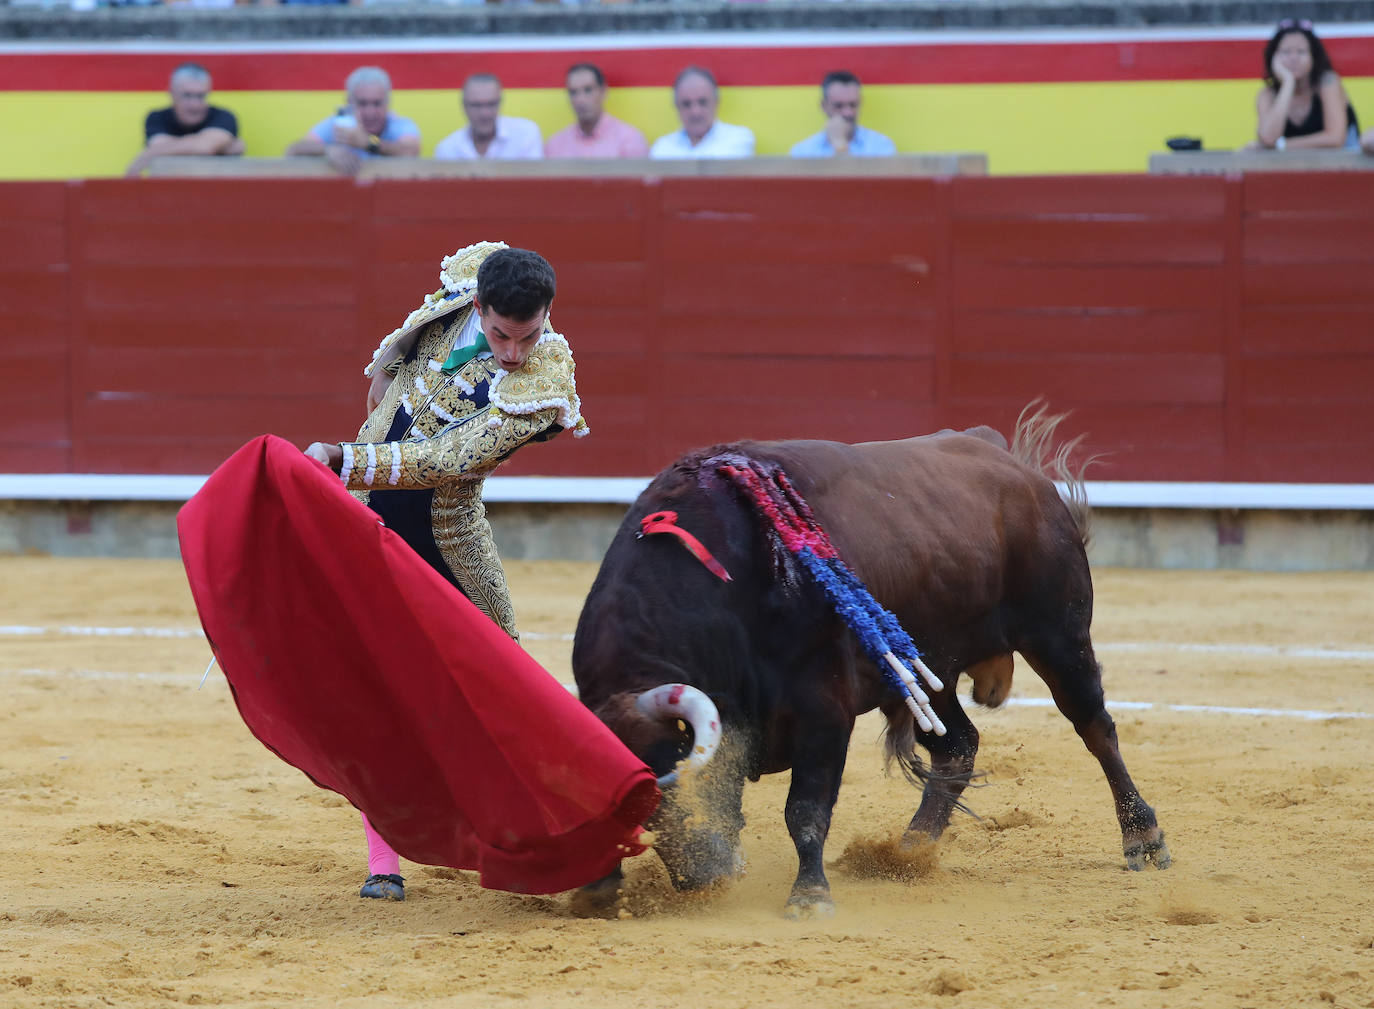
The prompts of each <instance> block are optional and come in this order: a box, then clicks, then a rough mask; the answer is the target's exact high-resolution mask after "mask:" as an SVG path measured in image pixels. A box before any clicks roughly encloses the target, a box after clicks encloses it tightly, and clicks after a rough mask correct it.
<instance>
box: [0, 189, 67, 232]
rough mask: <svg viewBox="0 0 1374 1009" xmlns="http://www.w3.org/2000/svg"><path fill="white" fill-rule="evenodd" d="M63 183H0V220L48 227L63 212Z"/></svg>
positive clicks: (64, 208)
mask: <svg viewBox="0 0 1374 1009" xmlns="http://www.w3.org/2000/svg"><path fill="white" fill-rule="evenodd" d="M67 185H68V183H66V182H0V221H4V222H6V223H7V224H17V223H20V222H25V223H29V224H39V225H48V224H52V223H53V222H54V221H61V220H62V218H63V216H64V215H65V214H66V212H67Z"/></svg>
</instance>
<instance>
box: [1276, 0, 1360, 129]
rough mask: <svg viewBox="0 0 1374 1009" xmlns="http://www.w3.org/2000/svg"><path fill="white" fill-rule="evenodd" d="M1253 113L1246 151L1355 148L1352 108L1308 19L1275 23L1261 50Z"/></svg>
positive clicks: (1356, 127) (1354, 124)
mask: <svg viewBox="0 0 1374 1009" xmlns="http://www.w3.org/2000/svg"><path fill="white" fill-rule="evenodd" d="M1255 111H1256V113H1257V118H1258V120H1259V121H1258V125H1257V127H1256V129H1255V134H1256V139H1255V141H1254V142H1253V143H1252V144H1251V145H1250V146H1252V147H1259V148H1274V149H1277V150H1284V149H1286V148H1288V147H1293V148H1301V149H1304V150H1311V149H1313V148H1323V147H1325V148H1331V147H1348V148H1351V149H1355V148H1358V147H1359V136H1360V124H1359V120H1358V119H1357V118H1356V117H1355V109H1354V108H1353V107H1352V106H1351V104H1350V100H1349V98H1347V97H1346V94H1345V85H1343V84H1342V83H1341V78H1340V75H1339V74H1337V73H1336V70H1335V68H1334V67H1333V66H1332V65H1331V57H1329V56H1328V55H1327V54H1326V46H1324V45H1322V42H1321V39H1319V38H1317V36H1316V34H1315V33H1314V32H1313V30H1312V22H1311V21H1294V20H1292V19H1284V20H1283V21H1280V22H1279V24H1278V28H1277V29H1276V30H1275V32H1274V35H1273V37H1272V38H1271V39H1270V40H1269V42H1268V44H1267V45H1265V47H1264V87H1263V88H1261V89H1260V92H1259V95H1258V96H1256V98H1255Z"/></svg>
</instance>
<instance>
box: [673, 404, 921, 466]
mask: <svg viewBox="0 0 1374 1009" xmlns="http://www.w3.org/2000/svg"><path fill="white" fill-rule="evenodd" d="M661 409H662V413H663V430H664V437H663V448H664V458H663V463H661V464H660V466H661V465H662V464H666V463H667V462H668V461H669V460H670V459H671V458H673V457H675V456H677V455H680V454H681V453H683V452H687V451H690V450H692V449H697V448H704V447H706V446H709V445H715V444H718V443H720V442H730V441H739V440H740V439H744V438H752V439H760V440H768V439H779V438H822V439H826V440H829V441H843V442H859V441H873V440H885V439H891V438H904V437H908V436H910V435H915V434H920V433H923V432H925V431H928V430H930V429H931V425H932V424H933V422H934V417H935V409H936V408H935V405H934V404H933V403H931V402H928V401H927V402H921V401H919V400H899V399H884V400H869V399H863V400H858V401H855V402H852V403H846V404H841V405H839V406H838V407H836V408H834V409H825V410H818V409H817V405H816V404H815V403H814V402H807V401H804V400H783V401H773V402H770V403H769V404H768V407H767V409H766V410H763V409H759V408H758V406H757V405H756V404H752V405H751V404H750V403H749V402H747V401H739V400H721V401H717V402H712V403H709V404H704V403H693V402H690V401H685V400H670V401H668V402H665V403H664V404H662V408H661Z"/></svg>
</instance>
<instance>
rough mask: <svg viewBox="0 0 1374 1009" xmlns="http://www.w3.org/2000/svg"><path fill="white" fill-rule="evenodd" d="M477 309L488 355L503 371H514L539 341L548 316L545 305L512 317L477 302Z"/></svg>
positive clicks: (526, 358) (547, 309)
mask: <svg viewBox="0 0 1374 1009" xmlns="http://www.w3.org/2000/svg"><path fill="white" fill-rule="evenodd" d="M474 303H476V302H474ZM477 310H478V312H479V313H480V314H481V317H482V332H483V333H485V334H486V337H487V345H488V346H489V347H491V354H492V357H494V358H496V363H497V364H499V365H500V366H501V367H502V369H504V370H505V371H515V370H516V369H517V368H519V367H520V366H521V365H523V364H524V363H525V361H526V360H528V358H529V356H530V351H532V350H534V345H535V344H536V343H538V342H539V334H540V333H541V332H542V331H543V329H544V320H545V319H547V318H548V317H549V308H548V306H545V307H544V309H543V311H541V312H538V313H536V314H535V315H534V316H532V317H531V318H529V319H513V318H511V317H510V316H508V315H501V314H500V313H499V312H497V311H496V310H495V309H492V308H488V307H486V306H484V305H481V304H477Z"/></svg>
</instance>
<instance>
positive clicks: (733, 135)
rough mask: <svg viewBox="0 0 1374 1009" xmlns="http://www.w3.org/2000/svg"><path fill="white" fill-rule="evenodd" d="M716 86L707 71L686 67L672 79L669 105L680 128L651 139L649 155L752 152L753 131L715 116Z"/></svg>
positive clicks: (726, 155) (740, 154) (712, 155)
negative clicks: (674, 111) (670, 104)
mask: <svg viewBox="0 0 1374 1009" xmlns="http://www.w3.org/2000/svg"><path fill="white" fill-rule="evenodd" d="M719 105H720V89H719V88H718V87H716V79H715V77H714V76H712V74H711V71H709V70H706V69H704V68H702V67H687V68H686V69H685V70H683V71H682V73H680V74H678V75H677V80H676V81H674V82H673V106H674V107H675V108H676V109H677V115H678V118H679V119H680V120H682V129H680V130H678V131H677V132H676V133H669V134H667V135H666V136H662V137H659V138H658V139H657V140H655V141H654V145H653V146H652V147H650V148H649V157H651V158H747V157H750V156H752V155H753V153H754V132H753V131H752V130H751V129H749V127H747V126H732V125H731V124H730V123H723V122H721V121H720V120H718V119H717V118H716V108H717V106H719Z"/></svg>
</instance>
